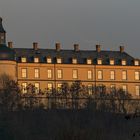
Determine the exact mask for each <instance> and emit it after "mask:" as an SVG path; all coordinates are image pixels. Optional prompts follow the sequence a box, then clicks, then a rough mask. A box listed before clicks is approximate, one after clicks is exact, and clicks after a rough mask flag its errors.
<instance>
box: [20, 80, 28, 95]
mask: <svg viewBox="0 0 140 140" xmlns="http://www.w3.org/2000/svg"><path fill="white" fill-rule="evenodd" d="M21 86H22V93H23V94H25V93H27V83H26V82H23V83H22V84H21Z"/></svg>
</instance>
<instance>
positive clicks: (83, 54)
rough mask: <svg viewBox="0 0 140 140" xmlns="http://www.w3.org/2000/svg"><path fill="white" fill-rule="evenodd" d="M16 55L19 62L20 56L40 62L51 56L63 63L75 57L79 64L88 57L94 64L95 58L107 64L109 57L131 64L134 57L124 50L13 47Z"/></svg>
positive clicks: (44, 61)
mask: <svg viewBox="0 0 140 140" xmlns="http://www.w3.org/2000/svg"><path fill="white" fill-rule="evenodd" d="M14 50H15V52H16V56H17V61H18V62H20V58H21V57H26V58H27V61H28V62H33V58H34V57H38V58H39V59H40V62H41V63H46V57H51V58H52V60H53V61H52V62H53V63H55V60H56V57H61V58H62V63H63V64H70V63H71V60H72V58H77V60H78V63H79V64H86V59H87V58H90V59H92V61H93V64H96V60H97V58H101V59H102V60H103V64H104V65H108V64H109V59H114V60H115V64H116V65H120V64H121V60H122V59H125V60H126V61H127V65H132V63H133V60H134V58H133V57H132V56H130V55H129V54H127V53H126V52H120V51H101V52H97V51H96V50H79V51H74V50H60V51H56V50H55V49H38V50H34V49H29V48H14Z"/></svg>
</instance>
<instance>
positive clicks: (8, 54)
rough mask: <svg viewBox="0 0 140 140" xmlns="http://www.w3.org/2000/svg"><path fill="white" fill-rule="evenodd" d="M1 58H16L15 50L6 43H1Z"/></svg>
mask: <svg viewBox="0 0 140 140" xmlns="http://www.w3.org/2000/svg"><path fill="white" fill-rule="evenodd" d="M0 60H15V51H14V49H11V48H9V47H7V46H6V45H5V44H0Z"/></svg>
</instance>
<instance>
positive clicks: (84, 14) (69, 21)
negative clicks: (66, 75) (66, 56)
mask: <svg viewBox="0 0 140 140" xmlns="http://www.w3.org/2000/svg"><path fill="white" fill-rule="evenodd" d="M0 16H1V17H2V18H3V26H4V28H5V30H6V31H7V41H13V43H14V47H16V48H20V47H24V48H31V47H32V43H33V42H38V43H39V47H40V48H55V43H56V42H59V43H61V46H62V48H63V49H73V44H79V45H80V49H84V50H85V49H89V50H94V49H95V45H96V44H100V45H101V49H102V50H119V46H125V51H126V52H128V53H129V54H130V55H132V56H134V57H135V58H140V53H139V52H140V0H0Z"/></svg>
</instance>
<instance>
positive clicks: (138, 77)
mask: <svg viewBox="0 0 140 140" xmlns="http://www.w3.org/2000/svg"><path fill="white" fill-rule="evenodd" d="M139 79H140V72H139V71H135V80H139Z"/></svg>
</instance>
